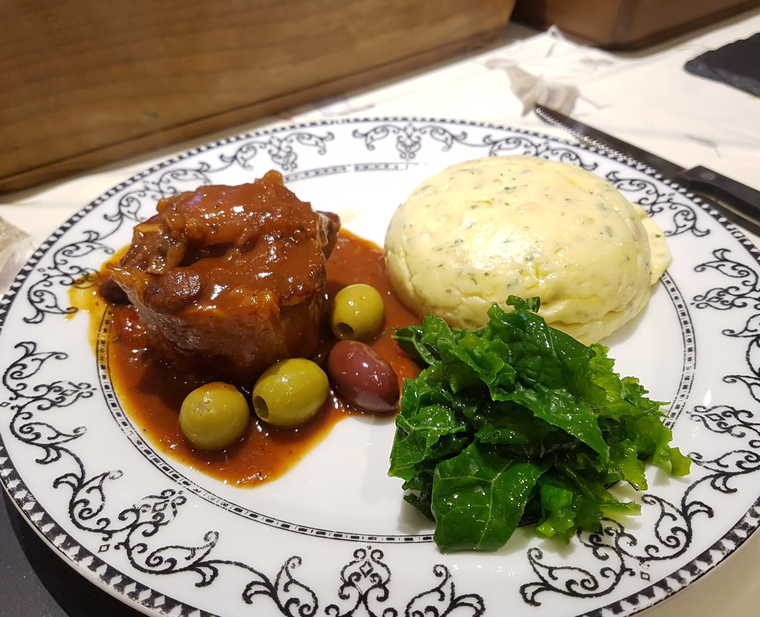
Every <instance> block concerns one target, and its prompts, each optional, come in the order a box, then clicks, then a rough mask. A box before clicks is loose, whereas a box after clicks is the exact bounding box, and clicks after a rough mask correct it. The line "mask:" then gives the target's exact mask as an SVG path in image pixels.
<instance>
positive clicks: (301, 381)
mask: <svg viewBox="0 0 760 617" xmlns="http://www.w3.org/2000/svg"><path fill="white" fill-rule="evenodd" d="M329 389H330V386H329V384H328V382H327V375H326V374H325V372H324V371H323V370H322V369H321V368H319V365H318V364H316V363H315V362H312V361H311V360H306V359H305V358H291V359H290V360H282V361H281V362H278V363H277V364H274V365H273V366H270V367H269V368H268V369H267V370H266V371H264V373H263V374H262V375H261V377H259V378H258V380H257V381H256V384H255V385H254V386H253V392H252V393H251V396H252V398H253V409H254V411H255V412H256V415H258V416H259V418H261V419H262V420H264V421H265V422H268V423H269V424H274V425H275V426H282V427H287V428H289V427H292V426H298V425H299V424H303V423H304V422H306V421H307V420H309V419H310V418H311V417H312V416H314V414H316V413H317V412H318V411H319V410H320V408H321V407H322V405H323V404H324V402H325V400H326V399H327V394H328V392H329Z"/></svg>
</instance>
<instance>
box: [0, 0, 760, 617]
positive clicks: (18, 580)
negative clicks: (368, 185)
mask: <svg viewBox="0 0 760 617" xmlns="http://www.w3.org/2000/svg"><path fill="white" fill-rule="evenodd" d="M758 31H760V10H755V11H751V12H749V13H744V14H742V15H739V16H737V17H735V18H732V19H729V20H726V21H722V22H719V23H717V24H715V25H713V26H711V27H710V28H706V29H704V30H700V31H698V32H695V33H693V34H690V35H688V36H683V37H681V38H678V39H676V40H674V41H670V42H668V43H665V44H663V45H660V46H658V47H655V48H648V49H646V50H643V51H640V52H627V53H610V52H604V51H601V50H596V49H592V48H589V47H586V46H583V45H578V44H574V43H572V42H570V41H568V40H566V39H565V38H564V37H563V36H562V35H561V33H559V32H556V31H553V30H550V31H549V32H545V33H536V32H535V31H533V30H530V29H528V28H524V27H521V26H519V25H510V26H509V27H508V28H507V29H506V32H505V33H504V36H503V38H502V40H500V41H499V42H498V44H496V45H493V46H491V47H489V48H487V49H481V50H476V51H473V52H472V53H470V54H468V55H466V56H462V57H459V58H456V59H454V60H452V61H450V62H447V63H441V64H439V65H437V66H434V67H432V68H429V69H427V70H423V71H419V72H417V73H415V74H413V75H410V76H407V77H406V78H404V79H401V80H395V81H393V82H387V83H384V84H381V85H379V86H378V87H376V88H373V89H371V90H365V91H361V92H354V93H350V94H349V95H346V96H345V97H341V98H336V99H333V100H330V101H322V102H321V103H319V104H315V105H311V106H308V107H305V108H300V109H297V110H293V111H291V112H289V113H288V114H281V115H280V116H277V117H273V118H268V119H265V120H263V121H260V122H257V123H255V124H250V125H245V126H239V127H232V128H230V129H229V131H226V132H225V133H224V134H225V135H229V134H234V133H238V132H244V131H249V130H253V129H256V128H261V127H263V126H266V125H276V124H289V123H291V122H303V121H310V120H322V119H331V118H342V117H375V116H392V115H398V116H422V117H437V118H463V119H472V120H479V121H484V122H493V123H496V124H505V125H510V126H514V127H519V128H525V129H530V130H536V131H541V132H544V133H548V134H552V135H556V136H560V137H565V138H567V135H566V134H564V133H563V132H562V131H560V130H558V129H555V128H552V127H547V126H546V125H544V124H542V123H541V122H540V121H539V120H538V119H537V118H535V116H533V114H526V115H523V111H524V104H523V102H522V101H521V99H520V98H518V96H516V95H515V93H514V92H513V91H512V89H511V87H510V77H509V75H510V74H512V75H514V74H515V70H516V69H515V67H517V68H519V69H521V70H523V71H526V72H527V73H529V74H532V75H535V76H537V77H540V80H538V81H537V82H536V83H535V84H534V86H533V88H534V89H533V93H535V94H541V93H546V92H548V93H550V94H551V95H552V96H562V95H563V93H565V94H566V93H567V90H563V88H562V86H563V85H564V86H567V85H571V86H575V87H577V89H578V92H579V98H578V99H577V102H576V104H575V107H574V110H573V115H574V116H576V117H577V118H579V119H582V120H584V121H585V122H588V123H589V124H592V125H594V126H596V127H598V128H601V129H602V130H605V131H607V132H609V133H612V134H614V135H616V136H618V137H621V138H623V139H626V140H628V141H631V142H633V143H635V144H636V145H638V146H640V147H643V148H645V149H647V150H651V151H653V152H657V153H658V154H660V155H662V156H664V157H666V158H669V159H671V160H673V161H676V162H678V163H680V164H682V165H684V166H686V167H691V166H694V165H704V166H707V167H711V168H713V169H715V170H716V171H719V172H721V173H723V174H725V175H727V176H730V177H733V178H735V179H737V180H740V181H742V182H744V183H746V184H749V185H750V186H754V187H755V188H760V174H759V173H758V170H760V100H758V99H757V98H756V97H753V96H751V95H749V94H746V93H744V92H741V91H739V90H735V89H733V88H730V87H729V86H725V85H723V84H720V83H717V82H714V81H709V80H705V79H701V78H698V77H695V76H693V75H690V74H688V73H686V72H685V71H684V70H683V65H684V63H685V62H686V61H687V60H689V59H691V58H693V57H695V56H697V55H699V54H700V53H702V52H704V51H707V50H709V49H714V48H717V47H720V46H721V45H724V44H726V43H729V42H731V41H734V40H737V39H741V38H746V37H747V36H750V35H751V34H753V33H755V32H758ZM558 85H559V88H557V86H558ZM220 136H221V135H210V136H206V137H204V138H203V139H199V140H195V141H193V142H190V143H185V144H179V145H176V146H174V147H172V148H167V149H165V150H163V151H160V152H153V153H151V154H150V155H149V156H143V157H139V158H135V159H130V160H128V161H123V162H121V163H119V164H115V165H111V166H108V167H105V168H102V169H98V170H95V171H93V172H90V173H86V174H82V175H80V176H77V177H74V178H70V179H67V180H65V181H62V182H56V183H53V184H49V185H45V186H42V187H38V188H35V189H32V190H27V191H23V192H19V193H15V194H6V195H4V196H0V203H2V204H3V205H2V207H1V208H0V215H2V217H4V218H5V219H6V220H8V221H10V222H11V223H13V224H14V225H16V226H17V227H19V228H20V229H22V230H24V231H26V232H28V233H29V234H30V235H31V236H32V237H33V239H34V240H35V241H37V242H41V241H42V240H43V239H44V238H45V237H46V236H47V234H48V233H50V232H51V231H52V230H53V229H54V228H55V227H56V226H58V225H59V224H60V223H61V222H62V221H63V220H65V219H66V218H67V217H68V216H69V215H70V214H72V213H73V212H74V211H75V210H77V209H79V208H81V207H82V206H83V205H85V204H86V203H87V202H89V201H90V200H92V199H93V198H95V197H97V196H98V195H99V194H100V193H102V192H104V191H106V190H107V189H108V188H110V187H111V186H113V185H115V184H117V183H118V182H120V181H121V180H123V179H125V178H127V177H129V176H131V175H132V174H133V173H135V172H136V171H138V170H140V169H143V168H145V167H148V166H150V165H151V164H153V163H154V162H155V161H157V160H161V159H163V158H166V157H167V156H170V155H172V154H174V153H176V152H180V151H183V150H185V149H187V148H190V147H193V146H195V145H198V144H200V143H204V142H206V141H210V140H212V139H216V138H218V137H220ZM755 241H757V239H756V238H755ZM4 506H5V507H0V534H1V537H2V538H3V541H2V543H1V544H0V575H1V576H2V581H3V584H2V585H0V616H4V615H14V616H17V617H26V616H35V617H47V616H50V617H61V616H63V615H69V616H71V617H99V616H102V615H110V616H111V617H127V616H129V617H135V616H136V615H137V613H135V612H134V611H132V610H131V609H129V608H127V607H126V606H124V605H122V604H120V603H119V602H118V601H117V600H115V599H113V598H111V597H110V596H109V595H108V594H106V593H104V592H102V591H100V590H99V589H97V588H96V587H95V586H93V585H91V584H90V583H88V582H87V581H85V580H84V579H83V578H81V577H79V575H78V574H76V573H75V572H74V571H73V570H71V569H69V567H68V566H66V565H65V564H64V563H63V562H62V561H60V560H59V559H58V557H56V556H55V555H54V554H53V553H52V551H50V550H49V549H48V548H47V546H45V545H44V543H43V542H42V541H41V540H40V539H39V538H38V537H37V536H36V534H35V533H34V532H33V531H32V530H31V529H30V528H28V527H27V526H26V525H25V523H24V522H23V521H22V520H21V519H20V517H19V516H18V514H17V513H16V511H15V509H14V506H13V505H11V503H10V502H9V501H8V500H7V498H6V499H5V501H4ZM758 604H760V534H756V536H755V537H753V538H750V540H748V541H747V542H745V544H744V546H743V547H742V549H741V550H739V551H738V552H737V553H736V554H734V555H733V556H731V558H730V559H729V560H728V561H727V562H726V563H724V564H723V565H721V566H720V567H718V568H717V569H716V570H715V571H713V572H712V573H710V574H709V575H708V576H706V577H705V578H704V579H702V580H700V581H699V582H698V583H697V584H695V585H692V586H690V587H688V588H687V589H686V590H684V591H683V592H681V593H679V594H677V595H676V596H674V597H673V598H671V599H669V600H668V601H666V602H664V603H662V604H660V605H658V606H655V607H653V608H651V609H649V610H647V611H645V612H644V613H642V617H643V616H646V617H676V616H681V615H686V614H688V615H689V616H690V617H714V616H715V615H735V616H744V615H755V614H757V612H758V609H757V606H758Z"/></svg>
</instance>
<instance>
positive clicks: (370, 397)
mask: <svg viewBox="0 0 760 617" xmlns="http://www.w3.org/2000/svg"><path fill="white" fill-rule="evenodd" d="M327 374H328V375H329V376H330V382H331V383H332V385H333V387H334V388H335V390H336V391H337V393H338V394H339V395H340V396H341V397H342V398H343V399H345V401H346V402H347V403H349V404H350V405H353V406H355V407H358V408H359V409H363V410H365V411H377V412H383V413H385V412H389V411H394V410H395V409H396V404H397V403H398V380H397V379H396V373H394V372H393V369H392V368H391V367H390V365H389V364H388V363H387V362H386V361H385V360H383V359H382V358H381V357H380V356H379V355H378V354H377V353H376V352H375V351H374V350H373V349H372V348H371V347H370V346H369V345H365V344H364V343H360V342H359V341H340V342H339V343H336V344H335V346H334V347H333V348H332V350H331V351H330V355H329V356H328V358H327Z"/></svg>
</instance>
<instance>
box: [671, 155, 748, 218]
mask: <svg viewBox="0 0 760 617" xmlns="http://www.w3.org/2000/svg"><path fill="white" fill-rule="evenodd" d="M678 175H679V178H677V179H678V180H681V181H683V182H684V184H686V185H687V186H688V187H689V188H690V189H692V190H694V191H695V192H698V193H705V194H706V195H708V196H713V197H717V198H718V199H719V200H721V201H724V202H726V205H728V206H729V207H731V208H733V209H734V210H736V211H737V212H739V213H741V214H742V215H743V216H745V217H747V218H749V219H751V220H753V221H754V222H755V223H758V222H760V191H758V190H756V189H753V188H752V187H751V186H747V185H746V184H742V183H741V182H737V181H736V180H732V179H731V178H727V177H726V176H724V175H722V174H719V173H718V172H717V171H713V170H712V169H708V168H707V167H702V166H697V167H693V168H692V169H688V170H686V171H684V172H682V173H680V174H678Z"/></svg>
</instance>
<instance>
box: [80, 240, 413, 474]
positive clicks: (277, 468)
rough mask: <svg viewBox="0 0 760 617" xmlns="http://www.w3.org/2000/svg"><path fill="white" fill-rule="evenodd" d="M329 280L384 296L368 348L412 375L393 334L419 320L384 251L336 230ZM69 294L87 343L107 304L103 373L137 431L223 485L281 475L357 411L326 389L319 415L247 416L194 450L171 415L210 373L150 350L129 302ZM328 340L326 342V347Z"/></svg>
mask: <svg viewBox="0 0 760 617" xmlns="http://www.w3.org/2000/svg"><path fill="white" fill-rule="evenodd" d="M122 254H123V253H120V254H119V255H117V256H116V257H114V260H117V259H119V258H120V257H121V255H122ZM327 280H328V291H329V294H330V295H331V296H332V295H334V294H335V293H336V292H337V291H338V290H339V289H341V288H342V287H344V286H345V285H349V284H351V283H369V284H370V285H373V286H374V287H375V288H377V289H378V291H380V293H381V294H383V297H384V299H385V329H384V331H383V332H382V334H381V335H380V336H379V337H378V338H377V339H376V340H375V341H374V342H372V344H371V347H372V348H373V349H374V350H375V351H377V352H378V353H379V354H380V355H381V356H382V357H383V359H385V361H386V362H388V364H390V365H391V367H392V368H393V369H394V371H395V372H396V375H397V377H398V378H399V381H400V382H401V381H402V380H403V379H405V378H411V377H414V376H415V375H416V373H417V370H418V369H417V367H416V366H415V364H414V363H413V362H412V361H411V360H410V359H409V358H408V357H407V356H406V355H405V354H404V353H403V352H402V351H401V350H400V349H399V348H398V346H397V345H396V343H395V342H394V341H393V339H392V338H391V333H392V330H393V329H394V328H399V327H403V326H407V325H409V324H412V323H417V322H418V319H417V318H416V317H415V315H414V314H412V313H411V312H410V311H408V310H407V309H406V308H405V307H404V306H403V305H402V304H401V303H400V301H399V300H397V299H396V298H395V296H394V295H393V294H392V292H391V289H390V282H389V281H388V277H387V275H386V273H385V264H384V260H383V252H382V249H380V248H379V247H378V246H377V245H375V244H373V243H372V242H369V241H367V240H364V239H362V238H359V237H358V236H355V235H353V234H351V233H349V232H346V231H341V232H340V235H339V237H338V242H337V245H336V247H335V249H334V251H333V253H332V255H331V256H330V259H329V260H328V262H327ZM71 300H72V304H73V306H76V307H78V308H81V309H86V310H88V311H89V312H90V323H91V334H90V340H91V342H92V343H93V344H94V343H95V342H96V340H97V337H98V330H99V328H100V324H101V318H102V315H103V313H104V311H105V310H107V309H110V311H111V323H110V329H109V331H108V332H107V333H102V332H101V333H100V336H103V335H104V334H105V335H106V336H107V357H108V371H109V375H110V378H111V382H112V384H113V387H114V389H115V391H116V394H117V396H118V398H119V401H120V403H121V405H122V407H123V408H124V410H125V412H126V413H127V414H128V415H129V416H130V418H131V419H132V421H133V422H134V424H135V426H136V427H137V428H138V429H139V430H140V431H141V432H142V433H143V436H144V437H145V438H146V439H147V440H148V441H149V442H150V443H151V444H152V445H153V446H154V447H155V448H156V449H158V450H159V451H161V452H163V453H165V454H166V455H168V456H170V457H172V458H174V459H177V460H179V461H181V462H182V463H185V464H187V465H189V466H191V467H193V468H195V469H197V470H199V471H202V472H204V473H207V474H209V475H210V476H213V477H214V478H217V479H219V480H222V481H224V482H225V483H228V484H231V485H234V486H239V487H252V486H256V485H257V484H261V483H263V482H266V481H268V480H272V479H275V478H277V477H279V476H281V475H282V474H284V473H285V472H286V471H287V470H288V469H290V468H291V467H292V466H293V465H295V464H296V463H297V462H298V461H299V460H300V459H301V458H302V457H303V456H304V455H305V454H306V453H307V452H308V451H309V450H310V449H311V448H312V447H314V446H315V445H316V444H317V443H319V442H320V441H321V440H322V439H324V438H325V437H326V436H327V434H328V433H329V432H330V430H331V428H332V427H333V426H334V425H335V424H336V423H337V422H339V421H341V420H343V419H345V418H347V417H349V416H351V415H355V414H358V413H361V412H358V411H356V410H353V409H351V408H350V407H349V406H348V405H346V404H344V403H343V402H342V401H341V400H340V399H339V398H337V397H336V396H334V395H333V394H332V393H331V395H330V396H329V397H328V400H327V402H326V403H325V406H324V408H323V409H322V410H321V411H320V413H319V414H317V416H316V417H315V418H314V419H312V420H311V421H310V422H308V423H307V424H305V425H302V426H300V427H297V428H295V429H278V428H275V427H272V426H270V425H267V424H266V423H264V422H261V421H260V420H259V419H258V418H257V417H256V416H255V415H252V416H251V423H250V425H249V430H248V433H247V434H246V435H245V436H244V437H243V438H242V439H241V440H240V442H238V443H237V444H235V445H234V446H232V447H230V448H227V449H226V450H222V451H219V452H205V451H201V450H196V449H194V448H192V447H191V446H190V444H189V443H188V441H187V440H186V439H185V438H184V436H183V435H182V433H181V431H180V428H179V422H178V418H177V415H178V412H179V408H180V405H181V404H182V400H183V399H184V397H185V396H186V395H187V394H188V393H189V392H190V391H191V390H193V389H194V388H196V387H198V386H200V385H201V384H203V383H206V382H208V381H210V379H209V377H208V376H204V375H194V374H188V373H179V372H178V371H177V370H176V369H175V368H172V367H170V366H167V365H166V364H165V363H163V362H162V361H161V360H160V359H159V358H158V357H156V356H155V355H154V354H152V353H151V351H150V349H148V347H147V345H146V339H145V334H144V331H143V329H142V327H141V325H140V323H139V321H138V320H137V312H136V311H135V309H134V308H133V307H132V306H128V305H112V306H110V307H109V305H108V304H107V303H106V302H105V301H104V300H103V299H102V298H101V297H100V295H99V294H98V293H97V291H96V289H95V287H88V288H77V287H72V290H71ZM330 343H331V341H330V340H326V341H325V347H326V349H329V345H330ZM252 385H253V384H252V383H251V384H247V386H248V387H250V386H252ZM243 387H244V389H245V387H246V386H245V385H244V386H243Z"/></svg>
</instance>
